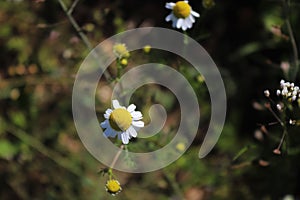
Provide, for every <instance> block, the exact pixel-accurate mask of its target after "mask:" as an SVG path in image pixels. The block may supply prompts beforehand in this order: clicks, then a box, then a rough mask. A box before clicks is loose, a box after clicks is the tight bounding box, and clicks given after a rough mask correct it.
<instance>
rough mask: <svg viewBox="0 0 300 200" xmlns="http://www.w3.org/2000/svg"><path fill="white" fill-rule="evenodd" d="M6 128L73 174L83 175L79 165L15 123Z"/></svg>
mask: <svg viewBox="0 0 300 200" xmlns="http://www.w3.org/2000/svg"><path fill="white" fill-rule="evenodd" d="M6 130H7V131H8V132H9V133H11V134H12V135H14V136H15V137H17V138H19V139H20V140H21V141H22V142H24V143H26V144H27V145H29V146H31V147H32V148H34V149H36V150H37V151H39V152H40V153H42V154H43V155H44V156H47V157H48V158H50V159H51V160H53V161H54V162H55V163H56V164H58V165H59V166H61V167H63V168H65V169H67V170H68V171H70V172H72V173H73V174H75V175H77V176H79V177H81V176H82V172H81V171H80V170H79V169H78V168H77V167H75V166H73V165H72V164H70V162H69V160H68V159H64V158H63V157H62V156H61V155H60V154H58V153H56V152H55V151H52V150H50V149H48V148H47V147H46V146H45V145H44V144H42V143H41V142H40V141H39V140H37V139H36V138H34V137H32V136H30V135H29V134H27V133H26V132H25V131H23V130H21V129H19V128H17V127H15V126H13V125H8V126H7V129H6Z"/></svg>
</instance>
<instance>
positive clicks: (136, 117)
mask: <svg viewBox="0 0 300 200" xmlns="http://www.w3.org/2000/svg"><path fill="white" fill-rule="evenodd" d="M130 114H131V116H132V118H133V120H140V119H143V115H142V113H141V112H140V111H134V112H132V113H130Z"/></svg>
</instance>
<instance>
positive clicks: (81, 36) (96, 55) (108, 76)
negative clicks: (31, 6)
mask: <svg viewBox="0 0 300 200" xmlns="http://www.w3.org/2000/svg"><path fill="white" fill-rule="evenodd" d="M76 1H78V0H75V2H74V3H73V5H72V6H74V7H75V6H76V4H77V2H76ZM58 2H59V4H60V6H61V8H62V9H63V11H64V12H65V13H66V15H67V17H68V19H69V21H70V23H71V24H72V26H73V28H74V29H75V30H76V32H77V33H78V35H79V36H80V38H81V39H82V41H83V43H84V44H85V46H86V47H87V48H88V50H89V51H92V50H93V46H92V44H91V43H90V41H89V39H88V38H87V36H86V35H85V34H84V32H83V31H82V29H81V28H80V26H79V25H78V23H77V22H76V20H75V19H74V17H73V16H72V15H71V14H72V11H73V9H74V8H72V6H71V8H70V9H69V10H68V8H67V6H66V4H65V3H64V2H63V0H58ZM92 53H93V56H94V57H95V59H97V58H98V57H99V55H98V54H97V53H96V52H95V51H92ZM103 74H104V76H105V78H106V80H110V79H111V76H110V74H109V73H108V72H107V71H104V72H103Z"/></svg>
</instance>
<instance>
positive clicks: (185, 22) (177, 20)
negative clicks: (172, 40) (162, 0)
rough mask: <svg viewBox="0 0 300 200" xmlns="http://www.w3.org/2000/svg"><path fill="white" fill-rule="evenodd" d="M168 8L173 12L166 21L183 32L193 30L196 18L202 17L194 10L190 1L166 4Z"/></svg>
mask: <svg viewBox="0 0 300 200" xmlns="http://www.w3.org/2000/svg"><path fill="white" fill-rule="evenodd" d="M166 8H167V9H170V10H172V12H171V14H169V15H168V16H167V17H166V21H167V22H169V21H172V23H173V24H172V26H173V27H174V28H178V29H180V28H181V29H182V30H183V31H185V30H187V29H189V28H192V26H193V23H194V22H195V17H200V15H199V13H197V12H195V11H193V10H192V7H191V6H190V5H189V2H188V1H177V2H176V3H173V2H170V3H166Z"/></svg>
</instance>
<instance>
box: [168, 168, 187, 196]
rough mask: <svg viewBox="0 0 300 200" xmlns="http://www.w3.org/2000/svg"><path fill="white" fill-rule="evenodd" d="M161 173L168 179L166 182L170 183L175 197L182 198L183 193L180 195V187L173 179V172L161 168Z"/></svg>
mask: <svg viewBox="0 0 300 200" xmlns="http://www.w3.org/2000/svg"><path fill="white" fill-rule="evenodd" d="M163 173H164V175H165V177H166V179H167V180H168V182H169V183H170V184H171V186H172V189H173V190H174V192H175V193H176V195H177V197H178V198H179V199H184V198H183V195H182V192H181V189H180V187H179V185H178V183H177V181H176V179H175V176H174V174H173V173H170V172H169V171H167V170H163Z"/></svg>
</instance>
